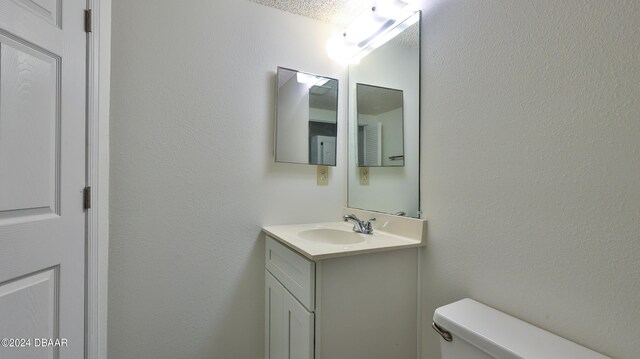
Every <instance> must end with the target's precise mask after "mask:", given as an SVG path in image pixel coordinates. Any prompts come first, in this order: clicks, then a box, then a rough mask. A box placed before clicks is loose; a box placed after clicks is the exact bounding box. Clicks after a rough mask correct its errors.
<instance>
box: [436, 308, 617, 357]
mask: <svg viewBox="0 0 640 359" xmlns="http://www.w3.org/2000/svg"><path fill="white" fill-rule="evenodd" d="M433 321H434V329H436V331H438V330H441V331H442V332H444V335H445V336H447V333H450V334H451V339H452V340H451V341H446V340H445V339H444V338H441V339H440V348H441V352H442V359H492V358H498V359H607V358H608V359H611V358H609V357H607V356H604V355H602V354H599V353H596V352H594V351H592V350H590V349H587V348H585V347H583V346H580V345H578V344H576V343H574V342H571V341H568V340H566V339H564V338H561V337H559V336H557V335H554V334H552V333H549V332H547V331H546V330H543V329H540V328H538V327H535V326H533V325H531V324H528V323H526V322H523V321H521V320H519V319H516V318H514V317H512V316H510V315H507V314H505V313H502V312H500V311H498V310H495V309H493V308H491V307H488V306H486V305H484V304H482V303H479V302H476V301H475V300H473V299H469V298H467V299H462V300H460V301H457V302H455V303H451V304H448V305H445V306H443V307H440V308H438V309H436V311H435V313H434V315H433Z"/></svg>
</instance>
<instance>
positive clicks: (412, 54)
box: [347, 12, 420, 218]
mask: <svg viewBox="0 0 640 359" xmlns="http://www.w3.org/2000/svg"><path fill="white" fill-rule="evenodd" d="M419 20H420V12H417V13H415V14H413V15H412V16H411V17H410V18H408V19H407V20H405V21H404V22H403V23H402V28H403V29H404V30H402V32H400V33H399V34H398V35H397V36H396V37H394V38H392V39H391V40H389V41H388V42H386V43H384V44H383V45H381V46H379V47H377V48H375V49H374V50H372V51H371V52H369V53H368V55H366V56H365V57H364V58H362V59H361V60H360V62H359V63H358V64H352V65H349V124H348V128H349V134H348V156H349V158H348V162H349V168H348V199H347V206H348V207H352V208H358V209H364V210H370V211H377V212H384V213H390V214H396V215H406V216H409V217H418V218H419V217H420V187H419V185H420V21H419ZM373 43H375V41H373ZM368 50H369V49H368ZM374 106H378V107H379V108H378V109H377V110H374V109H372V107H374ZM374 118H375V119H374ZM369 128H372V129H369ZM375 128H377V133H375V132H376V130H375ZM374 144H377V147H378V148H377V149H376V148H375V146H374ZM368 152H373V153H374V154H373V155H371V156H370V157H371V158H369V156H368V154H367V153H368ZM363 167H365V168H363ZM366 167H370V168H366ZM361 173H365V174H366V176H365V177H362V175H361Z"/></svg>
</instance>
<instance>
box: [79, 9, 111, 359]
mask: <svg viewBox="0 0 640 359" xmlns="http://www.w3.org/2000/svg"><path fill="white" fill-rule="evenodd" d="M110 7H111V1H110V0H87V9H91V12H92V14H91V17H92V19H91V22H92V32H91V33H88V34H87V102H86V106H87V108H86V111H87V134H86V136H87V142H86V144H87V178H86V181H87V186H90V187H91V208H90V209H88V210H87V218H86V221H87V227H86V228H87V240H86V269H85V271H86V272H85V275H86V297H85V300H86V309H85V359H106V358H107V355H106V353H107V350H106V348H107V326H106V318H107V317H106V308H107V282H106V278H107V270H108V267H107V265H106V264H107V258H108V225H109V223H108V175H109V172H108V148H109V147H108V120H109V119H108V116H109V111H108V109H109V55H110V33H109V32H110V20H111V19H110V16H111V11H110ZM102 24H104V31H103V30H101V25H102ZM105 55H106V56H105ZM105 92H106V93H105ZM105 124H106V126H105ZM105 132H106V133H105ZM105 139H107V141H104V142H105V143H101V140H105ZM105 158H106V160H105ZM105 179H106V180H105ZM105 194H106V195H105Z"/></svg>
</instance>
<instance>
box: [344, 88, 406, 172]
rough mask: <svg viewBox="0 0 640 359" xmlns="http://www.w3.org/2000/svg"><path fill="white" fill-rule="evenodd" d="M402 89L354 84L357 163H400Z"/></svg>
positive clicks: (387, 165) (386, 164) (398, 164)
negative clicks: (356, 120)
mask: <svg viewBox="0 0 640 359" xmlns="http://www.w3.org/2000/svg"><path fill="white" fill-rule="evenodd" d="M402 95H403V94H402V90H396V89H391V88H385V87H380V86H373V85H365V84H360V83H359V84H357V85H356V97H357V101H356V106H357V116H358V139H357V142H358V166H359V167H402V166H404V132H403V131H404V123H403V122H404V120H403V119H404V112H403V98H402Z"/></svg>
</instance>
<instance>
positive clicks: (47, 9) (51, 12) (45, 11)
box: [13, 0, 61, 26]
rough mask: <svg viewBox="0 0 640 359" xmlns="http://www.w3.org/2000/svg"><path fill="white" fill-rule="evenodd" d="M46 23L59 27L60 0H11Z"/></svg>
mask: <svg viewBox="0 0 640 359" xmlns="http://www.w3.org/2000/svg"><path fill="white" fill-rule="evenodd" d="M13 1H15V2H16V3H17V4H19V5H22V6H24V7H25V8H27V9H29V10H30V11H32V12H33V13H34V14H36V15H38V16H40V17H42V18H43V19H45V20H46V21H48V22H50V23H52V24H54V25H56V26H59V25H60V5H61V1H60V0H13Z"/></svg>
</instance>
